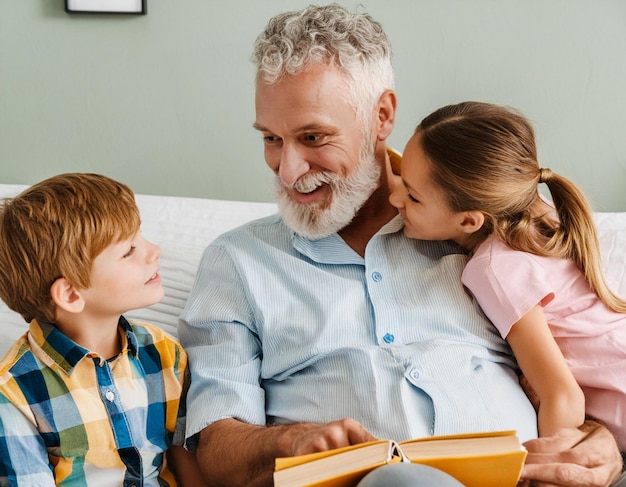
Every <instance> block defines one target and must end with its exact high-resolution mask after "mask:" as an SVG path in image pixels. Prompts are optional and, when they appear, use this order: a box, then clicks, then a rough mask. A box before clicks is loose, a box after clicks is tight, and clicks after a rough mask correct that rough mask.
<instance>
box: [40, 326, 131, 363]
mask: <svg viewBox="0 0 626 487" xmlns="http://www.w3.org/2000/svg"><path fill="white" fill-rule="evenodd" d="M29 330H30V338H31V340H33V341H34V343H35V344H36V345H37V346H38V347H39V348H40V349H41V350H42V351H43V353H45V354H46V355H47V356H48V357H50V359H52V361H53V362H55V363H56V364H57V365H58V366H59V367H61V369H63V370H64V371H65V372H66V373H67V374H68V375H70V374H71V373H72V370H73V369H74V367H76V365H78V363H79V362H80V361H81V360H82V359H84V358H85V357H87V356H91V357H98V355H97V354H96V353H93V352H91V351H90V350H88V349H86V348H84V347H82V346H80V345H79V344H78V343H76V342H74V341H73V340H71V339H70V338H69V337H68V336H67V335H65V334H64V333H62V332H61V331H59V330H58V329H57V328H56V327H55V326H54V325H53V324H52V323H47V322H45V321H41V322H39V321H37V320H33V321H31V323H30V326H29ZM118 332H119V333H120V335H121V337H122V353H124V352H125V351H126V350H128V353H130V354H131V355H133V356H137V352H138V349H139V347H138V342H137V337H136V336H135V333H134V332H133V329H132V327H131V326H130V323H129V322H128V321H127V320H126V318H124V317H123V316H120V319H119V321H118Z"/></svg>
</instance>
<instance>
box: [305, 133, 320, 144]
mask: <svg viewBox="0 0 626 487" xmlns="http://www.w3.org/2000/svg"><path fill="white" fill-rule="evenodd" d="M304 140H305V141H306V142H307V143H309V144H319V143H320V142H322V141H323V140H324V136H323V135H320V134H306V135H305V136H304Z"/></svg>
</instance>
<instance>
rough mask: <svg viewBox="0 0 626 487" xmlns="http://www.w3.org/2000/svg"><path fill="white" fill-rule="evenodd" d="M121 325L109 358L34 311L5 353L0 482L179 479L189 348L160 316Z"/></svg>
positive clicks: (0, 372) (0, 376)
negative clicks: (171, 454) (176, 453)
mask: <svg viewBox="0 0 626 487" xmlns="http://www.w3.org/2000/svg"><path fill="white" fill-rule="evenodd" d="M119 329H120V335H121V337H122V353H120V354H119V355H118V356H117V357H115V358H113V359H111V360H105V359H103V358H102V357H100V356H99V355H97V354H96V353H93V352H90V351H89V350H86V349H85V348H83V347H81V346H79V345H78V344H76V343H75V342H73V341H72V340H70V339H69V338H68V337H67V336H65V335H64V334H62V333H61V332H60V331H59V330H57V329H56V328H55V327H54V326H53V325H50V324H48V323H37V322H36V321H33V322H32V323H31V324H30V329H29V332H28V333H26V334H25V335H24V336H23V337H22V338H20V339H19V340H18V341H17V342H16V343H15V344H14V345H13V347H12V348H11V350H10V351H9V352H8V354H7V355H6V356H5V358H4V359H3V360H2V361H1V362H0V485H7V482H8V485H29V486H30V485H32V486H38V487H39V486H48V485H50V486H54V485H62V486H67V485H81V486H87V487H92V486H95V485H103V486H105V485H106V486H112V485H124V486H129V487H130V486H137V487H139V486H148V485H153V486H157V485H158V486H160V487H163V486H174V485H176V481H175V480H174V477H173V475H172V472H171V471H170V469H169V468H168V466H167V464H166V460H165V451H166V450H167V449H168V447H169V446H170V444H172V443H173V442H174V443H178V444H180V443H182V441H181V440H182V437H183V432H184V414H185V408H184V400H181V396H183V397H184V394H183V392H184V391H186V386H187V384H188V372H187V355H186V354H185V352H184V350H183V349H182V347H181V346H180V345H179V344H178V343H177V342H176V341H174V340H173V339H171V338H170V337H168V336H167V335H166V334H165V333H164V332H163V331H162V330H160V329H159V328H157V327H156V326H153V325H147V324H143V323H132V326H131V324H130V323H129V322H128V321H126V319H125V318H124V317H120V321H119ZM175 430H176V438H174V432H175Z"/></svg>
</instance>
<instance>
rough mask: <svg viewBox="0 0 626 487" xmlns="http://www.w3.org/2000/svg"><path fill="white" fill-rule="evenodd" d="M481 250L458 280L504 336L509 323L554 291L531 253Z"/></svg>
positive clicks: (514, 321) (507, 331)
mask: <svg viewBox="0 0 626 487" xmlns="http://www.w3.org/2000/svg"><path fill="white" fill-rule="evenodd" d="M479 250H481V249H479ZM482 250H483V251H481V252H480V253H479V254H477V255H476V256H474V257H473V258H472V259H470V261H469V262H468V263H467V265H466V266H465V269H464V270H463V275H462V278H461V280H462V282H463V284H464V285H465V286H466V287H467V288H468V289H469V291H470V292H471V293H472V294H473V295H474V297H475V298H476V301H477V302H478V304H479V306H480V307H481V308H482V310H483V311H484V313H485V314H486V315H487V317H488V318H489V319H490V320H491V322H492V323H493V324H494V325H495V326H496V328H497V329H498V331H499V332H500V334H501V335H502V337H503V338H506V336H507V335H508V334H509V331H510V330H511V327H512V326H513V324H515V323H516V322H517V321H518V320H519V319H520V318H521V317H522V316H524V315H525V314H526V313H528V312H529V311H530V310H531V309H532V308H533V307H534V306H536V305H537V304H545V303H546V302H547V301H549V300H550V299H551V298H552V297H553V296H554V291H553V289H552V287H551V285H550V283H549V281H548V279H547V275H546V271H545V268H544V267H543V266H542V265H541V264H540V263H539V261H538V260H537V259H536V257H535V256H533V255H531V254H528V253H526V252H520V251H515V250H512V249H506V250H505V251H499V250H498V249H494V248H493V247H488V248H487V249H486V250H485V249H482Z"/></svg>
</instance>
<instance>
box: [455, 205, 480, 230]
mask: <svg viewBox="0 0 626 487" xmlns="http://www.w3.org/2000/svg"><path fill="white" fill-rule="evenodd" d="M484 223H485V214H484V213H483V212H482V211H478V210H471V211H465V212H463V218H462V220H461V224H460V226H461V230H462V231H463V232H465V233H474V232H476V231H477V230H480V229H481V227H482V226H483V225H484Z"/></svg>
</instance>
